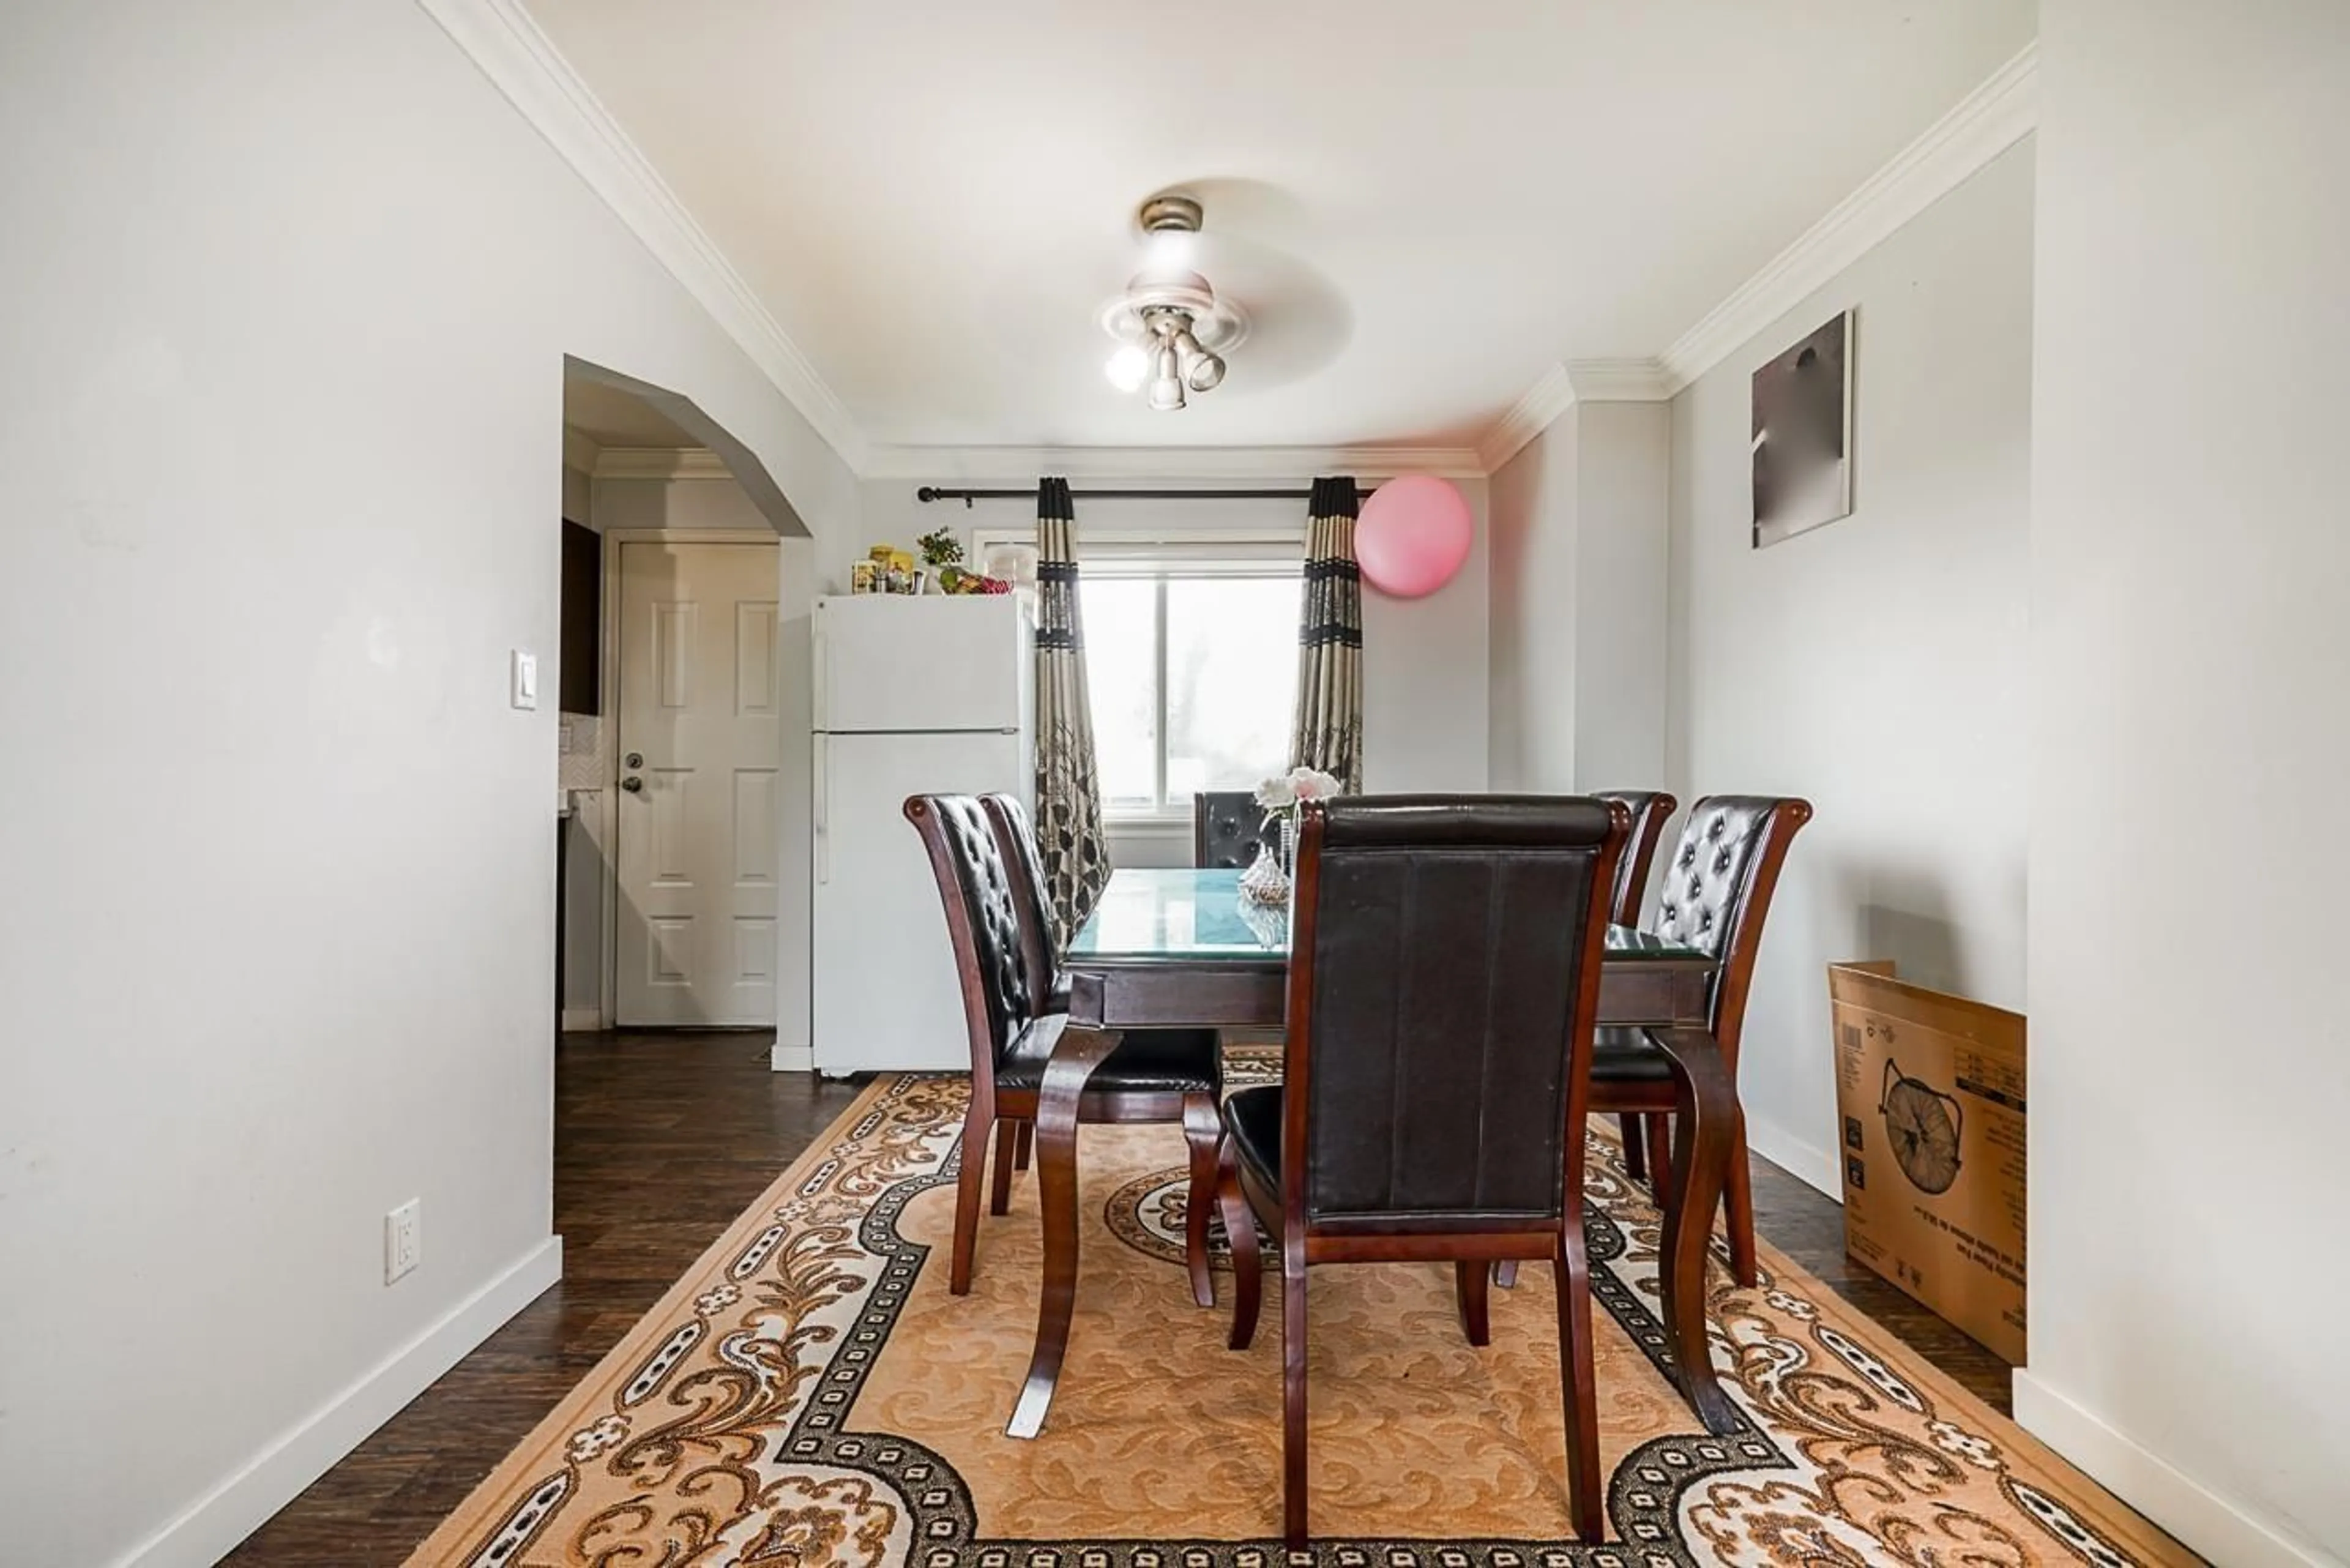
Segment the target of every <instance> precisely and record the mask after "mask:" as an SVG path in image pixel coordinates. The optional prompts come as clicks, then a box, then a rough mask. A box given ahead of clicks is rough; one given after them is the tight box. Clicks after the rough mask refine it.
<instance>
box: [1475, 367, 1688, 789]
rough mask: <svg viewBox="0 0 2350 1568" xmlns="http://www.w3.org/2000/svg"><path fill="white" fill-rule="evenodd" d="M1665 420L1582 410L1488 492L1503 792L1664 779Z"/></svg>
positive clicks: (1515, 461)
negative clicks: (1491, 540) (1490, 501)
mask: <svg viewBox="0 0 2350 1568" xmlns="http://www.w3.org/2000/svg"><path fill="white" fill-rule="evenodd" d="M1671 436H1672V416H1671V411H1670V410H1669V409H1668V408H1667V407H1666V406H1665V405H1664V404H1662V403H1655V402H1648V403H1604V402H1603V403H1577V404H1575V406H1574V407H1572V408H1570V409H1568V410H1566V412H1565V413H1563V414H1561V415H1560V416H1559V417H1558V418H1557V419H1555V420H1554V421H1551V423H1550V425H1549V426H1548V427H1547V428H1545V429H1544V431H1542V432H1541V433H1540V434H1539V435H1537V436H1535V437H1534V440H1533V441H1530V442H1528V443H1527V444H1526V445H1525V447H1524V448H1523V449H1522V450H1521V451H1520V452H1518V454H1517V455H1516V456H1515V457H1513V458H1512V459H1511V460H1510V461H1509V462H1506V463H1504V464H1503V466H1502V469H1501V471H1500V472H1497V473H1495V474H1494V475H1493V479H1492V520H1493V528H1492V533H1493V576H1492V625H1491V627H1490V628H1489V636H1488V644H1487V646H1488V653H1489V656H1490V659H1491V661H1492V732H1491V735H1490V746H1491V753H1492V780H1493V786H1494V787H1495V788H1496V789H1523V790H1533V791H1536V792H1549V793H1571V792H1575V791H1588V790H1596V789H1654V788H1659V787H1661V786H1662V784H1663V783H1664V776H1665V678H1666V663H1665V546H1666V513H1667V497H1668V480H1669V465H1670V452H1671Z"/></svg>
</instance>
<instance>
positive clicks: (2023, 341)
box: [1669, 140, 2042, 1264]
mask: <svg viewBox="0 0 2350 1568" xmlns="http://www.w3.org/2000/svg"><path fill="white" fill-rule="evenodd" d="M2032 218H2033V176H2032V146H2031V143H2030V141H2029V140H2026V141H2025V142H2023V143H2021V144H2019V145H2018V146H2016V147H2013V148H2011V149H2010V150H2009V151H2006V152H2005V153H2003V154H2002V155H2001V156H2000V157H1999V158H1998V159H1997V160H1995V161H1993V162H1991V164H1990V165H1988V166H1987V167H1985V168H1984V169H1982V170H1981V171H1980V172H1978V173H1977V174H1975V175H1974V176H1973V178H1971V179H1970V180H1969V181H1968V182H1966V183H1965V184H1963V185H1961V186H1960V187H1959V188H1958V189H1957V190H1955V191H1953V192H1950V194H1949V195H1947V196H1945V197H1944V198H1942V200H1941V201H1939V202H1937V203H1936V204H1935V205H1933V206H1932V207H1930V208H1929V209H1928V210H1927V211H1926V212H1924V213H1920V214H1919V215H1918V217H1917V218H1916V219H1914V220H1912V221H1911V222H1910V223H1908V225H1907V226H1906V227H1904V228H1903V229H1902V230H1901V231H1900V232H1898V234H1894V235H1893V236H1892V237H1891V238H1889V239H1887V241H1885V243H1883V244H1880V245H1879V246H1877V248H1876V249H1875V250H1873V251H1871V252H1870V253H1869V254H1867V255H1866V256H1864V257H1862V258H1861V259H1860V260H1859V261H1858V262H1856V263H1855V264H1854V265H1852V266H1851V267H1850V268H1849V269H1847V270H1846V272H1845V273H1844V274H1843V275H1841V276H1839V277H1838V278H1837V279H1835V282H1833V283H1831V284H1830V285H1828V286H1826V287H1825V288H1824V289H1822V290H1821V291H1819V292H1818V293H1817V294H1815V295H1814V296H1812V297H1810V298H1809V299H1807V300H1805V301H1804V303H1803V304H1802V305H1800V306H1797V307H1795V308H1794V310H1792V311H1790V312H1788V313H1787V315H1785V316H1784V317H1782V318H1781V319H1780V320H1779V321H1778V322H1777V323H1776V324H1774V325H1773V326H1772V327H1768V328H1766V329H1765V330H1764V331H1763V332H1761V333H1760V334H1758V335H1757V336H1756V337H1754V338H1753V339H1752V340H1751V341H1750V342H1749V343H1748V344H1747V345H1746V346H1745V348H1743V349H1742V350H1741V351H1740V352H1738V353H1736V354H1733V355H1731V357H1730V358H1727V359H1725V360H1724V361H1723V362H1722V363H1721V364H1720V365H1719V366H1717V367H1715V368H1714V369H1712V370H1711V371H1710V372H1708V373H1707V374H1706V375H1705V376H1703V377H1701V378H1700V379H1699V380H1698V381H1697V382H1695V383H1694V384H1693V385H1691V386H1690V387H1689V388H1687V389H1685V390H1683V391H1682V392H1681V393H1680V394H1679V396H1678V397H1677V398H1675V399H1674V400H1673V431H1672V449H1673V450H1672V539H1671V619H1670V639H1671V672H1670V673H1671V693H1670V701H1669V714H1670V729H1671V732H1670V735H1669V753H1670V758H1669V762H1670V765H1669V779H1670V781H1671V787H1672V789H1673V791H1674V793H1675V794H1678V795H1679V796H1680V797H1681V799H1682V800H1683V801H1690V800H1693V799H1695V798H1696V797H1697V796H1698V795H1700V794H1707V793H1732V794H1800V795H1804V796H1805V797H1807V798H1809V799H1810V800H1811V801H1812V803H1813V805H1814V806H1816V807H1817V808H1818V815H1817V816H1816V818H1815V819H1814V821H1813V823H1812V825H1811V826H1810V827H1808V828H1806V829H1805V830H1804V835H1803V836H1802V837H1800V838H1798V839H1797V840H1796V841H1795V846H1794V853H1793V854H1792V856H1791V857H1789V860H1788V863H1787V868H1786V872H1785V875H1784V878H1783V881H1782V882H1781V884H1780V887H1779V892H1778V898H1777V901H1776V903H1775V904H1774V905H1773V909H1772V913H1771V920H1770V928H1769V935H1768V937H1767V939H1766V940H1765V941H1764V942H1763V952H1762V957H1761V960H1760V962H1759V965H1758V967H1757V969H1756V971H1755V978H1754V990H1753V999H1752V1007H1751V1011H1750V1012H1749V1014H1748V1017H1747V1023H1746V1033H1745V1040H1744V1044H1743V1048H1742V1054H1741V1056H1740V1059H1739V1085H1740V1091H1741V1096H1742V1099H1743V1101H1744V1104H1745V1106H1746V1109H1747V1114H1748V1117H1749V1131H1750V1136H1751V1137H1752V1142H1753V1145H1754V1147H1755V1148H1756V1149H1757V1150H1758V1151H1759V1152H1761V1153H1763V1154H1764V1155H1766V1156H1768V1157H1770V1158H1773V1159H1774V1160H1777V1161H1778V1162H1779V1163H1780V1164H1782V1165H1783V1166H1785V1167H1787V1168H1789V1169H1791V1170H1793V1171H1794V1173H1795V1174H1797V1175H1799V1176H1802V1177H1804V1179H1808V1180H1810V1181H1813V1182H1814V1183H1815V1184H1818V1185H1820V1186H1821V1187H1823V1188H1824V1189H1827V1190H1830V1191H1834V1190H1835V1188H1836V1185H1837V1180H1836V1173H1835V1164H1834V1161H1833V1158H1832V1157H1831V1155H1830V1153H1829V1151H1830V1150H1832V1149H1833V1148H1834V1147H1835V1137H1834V1127H1835V1076H1834V1065H1833V1060H1832V1055H1831V1052H1830V1048H1829V1039H1828V1014H1827V981H1826V978H1825V973H1824V972H1823V971H1824V969H1825V965H1827V964H1829V963H1831V962H1834V961H1839V960H1845V959H1853V958H1890V959H1893V960H1896V961H1898V963H1899V965H1900V967H1901V971H1902V973H1903V974H1904V975H1905V976H1908V977H1909V978H1912V979H1915V980H1918V981H1923V982H1924V983H1926V984H1929V985H1934V986H1940V987H1945V988H1949V989H1951V990H1955V991H1958V992H1963V993H1965V994H1967V995H1970V996H1975V997H1980V998H1981V999H1983V1000H1986V1001H1989V1002H1995V1003H1998V1004H2000V1005H2002V1006H2008V1007H2017V1006H2021V1005H2022V1002H2023V943H2022V929H2023V881H2024V846H2025V833H2024V821H2025V810H2024V781H2025V732H2024V722H2023V707H2022V704H2023V701H2024V683H2025V643H2024V597H2025V593H2024V582H2025V571H2026V550H2027V530H2028V525H2029V501H2030V495H2029V486H2030V442H2031V433H2032V432H2031V394H2032V388H2031V375H2032ZM1847 306H1857V307H1858V310H1859V317H1858V322H1857V325H1856V329H1855V340H1854V350H1855V367H1856V368H1855V375H1854V394H1853V396H1854V409H1855V436H1854V441H1855V455H1856V469H1855V472H1856V478H1855V481H1854V485H1855V489H1854V496H1855V506H1854V511H1853V514H1852V515H1851V516H1850V517H1847V518H1846V519H1844V520H1843V521H1841V522H1837V523H1833V524H1828V525H1827V526H1826V527H1824V528H1821V529H1817V530H1815V531H1814V532H1811V533H1808V534H1803V535H1797V536H1795V537H1794V538H1793V539H1790V540H1787V541H1785V542H1783V543H1782V544H1779V545H1773V546H1772V547H1770V548H1768V549H1764V550H1756V549H1753V548H1752V545H1751V540H1752V535H1751V518H1752V505H1751V500H1750V485H1751V472H1750V457H1749V441H1748V435H1749V430H1750V417H1751V416H1750V402H1749V377H1750V375H1751V374H1752V370H1753V369H1754V367H1755V366H1756V365H1757V364H1759V363H1761V362H1762V361H1763V360H1764V359H1766V358H1770V357H1771V356H1772V355H1773V354H1776V353H1778V352H1780V351H1781V350H1783V348H1785V347H1786V346H1787V345H1788V344H1789V343H1791V342H1793V341H1794V340H1795V339H1797V338H1799V337H1802V336H1803V335H1804V333H1806V332H1808V331H1810V330H1811V329H1812V328H1813V327H1816V326H1818V325H1819V324H1820V323H1821V322H1822V321H1825V320H1826V319H1827V318H1828V317H1831V316H1833V315H1834V314H1835V313H1836V312H1837V311H1839V310H1842V309H1845V308H1846V307H1847ZM2037 1181H2038V1176H2037V1173H2036V1172H2035V1185H2037ZM2041 1255H2042V1253H2041V1251H2040V1246H2039V1240H2038V1238H2036V1237H2035V1238H2034V1245H2033V1257H2034V1261H2035V1264H2036V1262H2037V1260H2038V1259H2039V1257H2040V1256H2041Z"/></svg>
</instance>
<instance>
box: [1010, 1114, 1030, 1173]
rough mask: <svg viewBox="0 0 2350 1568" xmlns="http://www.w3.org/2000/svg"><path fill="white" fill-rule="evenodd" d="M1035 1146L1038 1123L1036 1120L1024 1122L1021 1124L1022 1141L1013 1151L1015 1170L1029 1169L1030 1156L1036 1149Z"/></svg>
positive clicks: (1013, 1166)
mask: <svg viewBox="0 0 2350 1568" xmlns="http://www.w3.org/2000/svg"><path fill="white" fill-rule="evenodd" d="M1035 1147H1036V1124H1035V1122H1022V1123H1021V1124H1020V1141H1019V1143H1018V1144H1016V1145H1015V1146H1014V1148H1013V1151H1012V1168H1014V1170H1025V1169H1027V1168H1028V1157H1029V1155H1030V1154H1032V1153H1034V1152H1035Z"/></svg>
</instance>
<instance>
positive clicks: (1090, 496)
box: [914, 484, 1370, 507]
mask: <svg viewBox="0 0 2350 1568" xmlns="http://www.w3.org/2000/svg"><path fill="white" fill-rule="evenodd" d="M1368 494H1370V492H1369V491H1367V490H1365V489H1364V488H1362V487H1361V486H1360V485H1357V486H1356V487H1355V497H1356V499H1357V500H1358V501H1359V500H1361V499H1362V498H1363V497H1365V496H1367V495H1368ZM914 499H915V500H917V501H919V502H920V503H922V504H924V505H926V506H927V505H928V504H931V502H933V501H960V502H962V504H963V505H965V506H966V507H968V506H969V505H970V504H972V502H974V501H1034V500H1035V499H1036V490H1035V486H1034V485H1031V486H1030V487H1028V488H1027V489H1025V490H954V489H948V488H945V487H943V486H941V485H936V484H925V485H923V486H922V487H921V488H920V489H919V490H917V491H915V492H914ZM1069 499H1070V500H1072V501H1311V500H1313V499H1314V492H1312V491H1311V490H1072V491H1070V492H1069Z"/></svg>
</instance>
